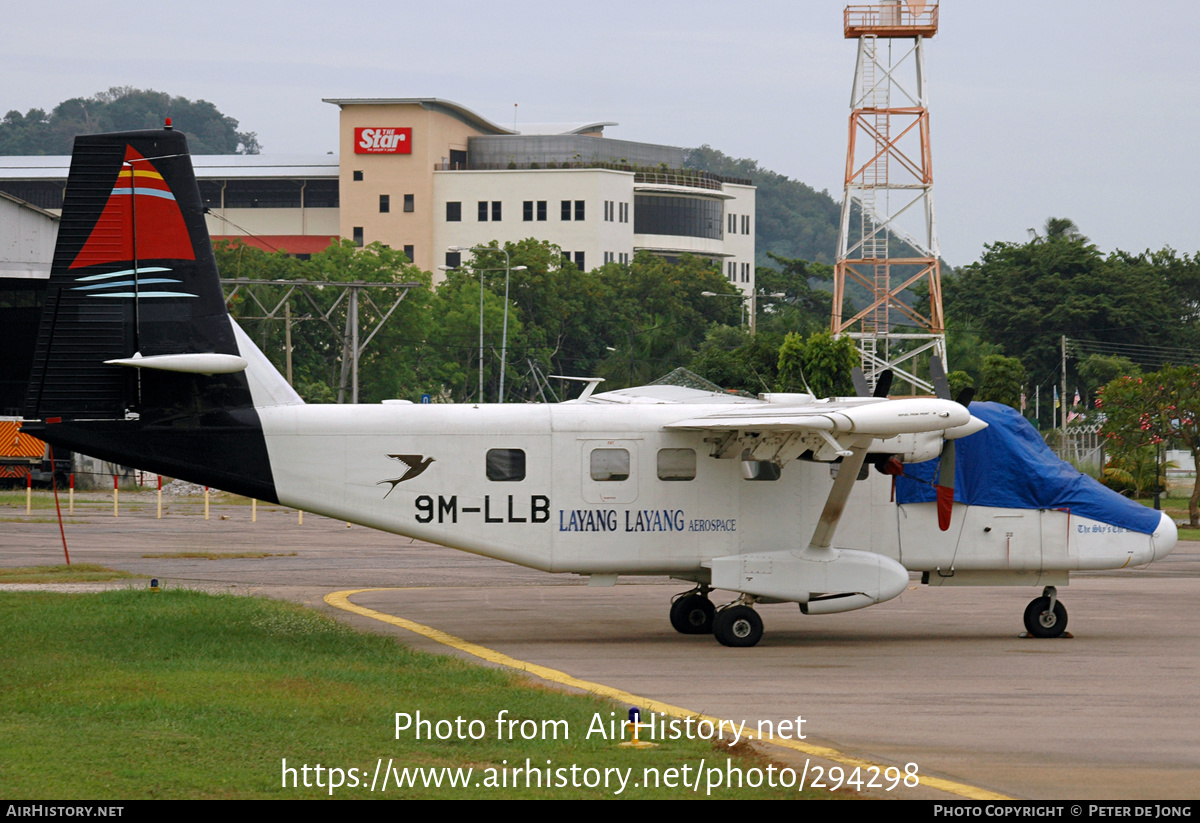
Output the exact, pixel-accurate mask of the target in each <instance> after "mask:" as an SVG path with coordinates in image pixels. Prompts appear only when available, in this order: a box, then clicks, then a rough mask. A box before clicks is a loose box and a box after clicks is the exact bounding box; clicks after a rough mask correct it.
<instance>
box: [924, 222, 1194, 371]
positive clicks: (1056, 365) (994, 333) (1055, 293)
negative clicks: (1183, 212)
mask: <svg viewBox="0 0 1200 823" xmlns="http://www.w3.org/2000/svg"><path fill="white" fill-rule="evenodd" d="M1064 223H1070V221H1065V220H1064V219H1061V218H1054V219H1052V220H1051V221H1049V223H1048V225H1047V227H1046V229H1047V235H1046V236H1045V237H1041V236H1039V237H1036V238H1034V239H1033V240H1030V241H1029V242H1028V243H1025V244H1015V243H995V244H992V245H989V246H987V248H986V251H985V252H984V254H983V257H982V258H981V259H980V260H979V261H978V262H977V263H972V264H971V265H969V266H964V267H963V268H961V269H958V270H956V271H955V272H953V273H952V274H951V275H950V276H947V277H946V278H944V282H943V291H944V298H945V307H946V316H947V317H948V318H950V322H951V325H952V326H953V325H959V326H966V327H968V328H971V329H973V330H975V331H976V332H977V333H978V334H979V335H980V336H981V337H982V339H983V340H984V341H987V342H990V343H995V344H997V345H999V346H1000V347H1001V353H1003V354H1006V355H1009V356H1013V357H1019V358H1020V359H1021V362H1022V363H1023V364H1024V365H1025V368H1026V370H1027V372H1028V373H1029V375H1030V377H1031V379H1032V380H1033V382H1034V384H1035V385H1042V386H1045V385H1047V384H1055V383H1057V382H1058V379H1059V378H1058V376H1059V374H1060V371H1061V357H1062V353H1061V338H1062V336H1063V335H1066V336H1067V337H1070V338H1072V339H1076V340H1083V341H1095V342H1101V343H1106V344H1112V345H1114V346H1120V345H1129V346H1131V347H1134V346H1147V347H1172V348H1183V349H1194V348H1196V347H1197V346H1196V343H1197V342H1198V341H1200V325H1198V318H1197V314H1196V311H1195V305H1196V303H1195V302H1193V301H1194V300H1195V299H1196V298H1200V260H1197V259H1196V258H1189V257H1186V256H1183V257H1181V256H1178V255H1176V254H1175V252H1173V251H1171V250H1170V249H1164V250H1163V251H1161V252H1157V253H1154V254H1150V253H1145V254H1139V255H1131V254H1127V253H1125V252H1120V251H1117V252H1113V253H1112V254H1110V255H1108V256H1107V257H1105V256H1104V255H1102V254H1101V253H1100V252H1099V250H1097V249H1096V247H1095V246H1094V245H1091V244H1089V243H1088V242H1087V239H1086V238H1084V237H1082V236H1081V235H1079V234H1078V229H1077V228H1075V229H1071V228H1069V227H1064V225H1063V224H1064ZM1072 225H1073V224H1072ZM954 362H955V365H956V366H957V367H960V368H961V367H962V364H961V363H960V362H959V361H957V360H956V361H954ZM1068 369H1069V371H1074V369H1075V367H1074V364H1073V363H1068ZM1076 377H1077V375H1074V374H1070V375H1069V378H1068V379H1069V380H1072V382H1073V380H1074V379H1075V378H1076Z"/></svg>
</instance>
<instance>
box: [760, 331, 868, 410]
mask: <svg viewBox="0 0 1200 823" xmlns="http://www.w3.org/2000/svg"><path fill="white" fill-rule="evenodd" d="M858 364H859V355H858V349H857V348H855V345H854V341H853V340H851V339H850V338H849V337H841V338H838V339H837V340H835V339H834V338H833V335H832V334H830V333H829V332H827V331H822V332H816V333H814V334H811V335H809V336H808V338H807V339H805V338H802V337H801V336H800V335H799V334H796V333H795V332H793V333H791V334H789V335H788V336H787V337H786V338H785V339H784V341H783V345H782V346H780V348H779V377H778V381H777V384H776V385H777V387H778V390H779V391H781V392H806V391H810V390H811V391H812V393H813V394H814V395H815V396H817V397H852V396H853V395H854V381H853V380H852V379H851V377H850V372H851V371H852V370H853V369H854V367H855V366H857V365H858Z"/></svg>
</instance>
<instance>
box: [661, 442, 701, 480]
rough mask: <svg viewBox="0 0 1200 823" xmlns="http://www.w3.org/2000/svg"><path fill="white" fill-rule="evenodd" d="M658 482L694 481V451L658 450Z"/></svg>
mask: <svg viewBox="0 0 1200 823" xmlns="http://www.w3.org/2000/svg"><path fill="white" fill-rule="evenodd" d="M658 479H659V480H695V479H696V452H695V450H694V449H659V450H658Z"/></svg>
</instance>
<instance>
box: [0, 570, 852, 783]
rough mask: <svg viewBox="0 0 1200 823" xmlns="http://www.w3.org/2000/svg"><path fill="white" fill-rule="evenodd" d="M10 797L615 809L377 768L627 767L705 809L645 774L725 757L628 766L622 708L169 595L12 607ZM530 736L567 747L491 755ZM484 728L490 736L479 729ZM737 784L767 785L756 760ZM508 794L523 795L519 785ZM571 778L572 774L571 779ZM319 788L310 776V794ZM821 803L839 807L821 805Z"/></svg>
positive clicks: (698, 749)
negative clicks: (427, 723) (378, 777)
mask: <svg viewBox="0 0 1200 823" xmlns="http://www.w3.org/2000/svg"><path fill="white" fill-rule="evenodd" d="M0 625H2V626H4V631H3V632H0V660H3V661H5V662H4V666H3V668H2V669H0V672H2V674H0V686H2V687H0V795H3V796H5V797H9V798H22V799H37V798H42V799H48V798H56V799H60V800H61V799H64V798H77V799H97V800H104V799H139V798H304V797H326V796H328V789H327V788H318V787H316V786H313V787H310V788H304V787H303V785H302V783H301V786H300V788H290V786H289V787H288V788H284V787H283V786H282V785H281V783H282V782H283V776H284V773H283V764H282V760H283V759H284V758H286V759H287V763H288V766H289V767H296V768H297V775H298V777H299V779H300V781H302V780H303V775H302V773H301V772H299V767H301V766H303V765H305V764H307V765H309V766H310V767H315V766H316V765H317V764H321V765H322V766H323V767H324V768H325V769H328V768H330V767H337V768H341V769H345V770H349V769H351V768H354V769H358V770H360V774H361V777H360V779H361V780H362V781H363V783H364V784H366V785H365V786H360V787H358V788H349V787H345V788H341V789H338V790H336V791H335V796H337V797H380V798H387V797H392V798H396V797H420V798H466V797H480V798H540V799H548V798H606V797H612V796H613V791H612V790H611V789H605V788H603V786H601V787H598V788H593V789H587V788H542V789H538V788H528V789H527V788H525V786H524V783H523V782H521V783H520V786H519V787H517V788H512V787H511V786H510V788H475V787H474V786H471V787H470V788H465V789H464V788H449V787H447V786H443V787H442V788H433V787H431V788H424V787H421V788H410V789H406V790H404V791H399V790H396V789H395V788H394V786H392V785H390V784H389V787H388V791H387V792H386V793H382V794H381V793H379V792H376V793H375V794H372V793H371V792H370V791H368V790H367V787H369V782H370V779H371V775H372V774H373V773H374V771H375V768H376V763H377V760H378V759H380V758H382V761H383V763H384V764H387V763H388V762H389V760H390V761H391V763H392V766H393V767H394V768H403V767H405V766H408V767H425V768H429V767H439V766H447V767H470V768H472V769H473V770H474V771H473V776H472V778H471V780H472V783H474V782H477V781H482V780H483V779H484V778H485V777H486V774H485V772H484V770H486V769H489V768H490V769H497V768H504V767H507V768H509V769H511V768H512V766H514V765H518V764H520V765H523V764H524V763H525V761H526V758H529V759H530V760H531V761H532V763H533V764H534V766H535V767H541V768H543V769H544V768H545V766H546V761H547V760H549V761H551V764H550V765H551V767H552V768H566V769H569V768H570V767H571V766H573V765H577V766H579V767H580V768H586V767H594V768H599V769H604V768H606V767H607V768H613V767H616V768H622V769H625V768H629V769H632V770H633V772H632V774H633V775H634V777H633V779H631V780H630V786H629V788H627V789H626V791H625V792H624V793H623V794H622V795H621V797H659V798H680V799H682V798H688V797H704V796H705V792H704V790H703V788H702V789H701V791H700V792H699V793H693V792H692V791H691V790H689V789H684V788H676V789H666V788H662V789H657V790H654V789H634V788H633V787H632V783H633V782H634V780H637V779H640V778H641V776H642V774H643V772H642V770H643V768H644V767H647V766H654V767H658V768H659V769H660V770H665V769H667V768H671V767H681V766H683V765H685V764H689V765H690V766H691V767H692V769H693V770H694V769H695V767H696V765H697V764H699V763H700V761H701V760H702V759H704V760H705V761H706V768H708V767H711V766H714V765H717V764H719V765H721V766H724V764H725V758H726V757H727V756H728V751H729V750H728V749H727V748H726V747H725V746H723V745H722V746H719V747H716V748H714V747H713V746H712V745H711V744H708V743H705V742H703V741H688V740H679V741H668V742H666V743H664V744H663V745H661V746H659V747H658V748H655V749H650V750H641V751H633V750H629V749H621V748H618V747H617V746H616V745H615V744H614V743H613V742H611V741H605V740H601V739H598V737H593V738H592V739H591V740H586V739H584V734H585V733H586V731H587V729H588V727H589V725H590V723H591V722H592V720H593V717H594V716H595V715H596V713H599V714H600V716H601V717H602V718H603V719H605V720H607V719H608V718H609V716H610V715H609V713H610V712H615V713H616V715H617V716H618V717H622V716H623V715H624V712H625V707H623V706H618V705H614V704H611V703H608V702H606V701H602V700H598V699H594V698H590V697H586V696H575V695H567V694H563V693H560V692H557V691H552V690H549V689H545V688H539V687H536V686H532V685H530V684H529V683H528V682H527V681H525V680H523V679H522V678H521V677H520V676H518V675H516V674H514V673H511V672H508V671H506V670H497V669H488V668H482V667H479V666H475V665H471V664H468V663H465V662H463V661H460V660H458V659H456V658H449V657H438V656H434V655H427V654H422V653H418V652H415V651H412V650H410V649H407V648H405V647H404V646H402V645H400V644H399V643H398V642H396V641H395V640H393V639H391V638H388V637H382V636H377V635H372V634H363V633H359V632H356V631H354V630H352V629H350V628H348V627H346V626H344V625H342V624H340V623H337V622H335V621H333V620H331V619H329V618H326V617H324V616H322V615H320V614H318V613H316V612H313V611H310V610H307V609H304V608H302V607H300V606H296V605H293V604H288V603H280V602H276V601H268V600H262V599H257V598H249V597H236V596H232V595H224V596H212V595H205V594H201V593H197V592H191V591H184V590H172V591H164V592H160V593H152V592H149V591H147V590H144V589H141V590H120V591H111V592H105V593H101V594H90V595H56V594H42V593H37V594H0ZM504 709H506V710H508V712H509V715H508V716H509V717H512V718H515V719H518V720H525V719H528V720H535V721H538V722H540V721H542V720H560V719H561V720H566V721H567V728H568V729H569V731H570V739H567V740H558V741H554V740H540V739H539V740H533V741H528V742H527V741H522V740H517V741H510V740H503V741H501V740H497V739H496V724H495V718H496V717H497V714H498V713H499V712H500V711H501V710H504ZM418 711H419V712H420V713H421V717H422V718H425V719H430V720H434V721H437V720H449V721H454V720H455V719H456V718H458V717H462V718H463V719H464V721H469V720H473V719H478V720H481V721H483V722H484V728H485V730H486V734H485V736H484V739H481V740H470V739H467V740H460V739H457V737H454V738H451V739H449V740H436V739H435V740H420V741H417V740H416V739H415V738H414V736H413V734H412V733H411V732H407V731H406V732H401V733H400V735H399V738H398V739H397V733H396V722H395V715H396V713H397V712H404V713H409V714H415V713H416V712H418ZM476 729H478V727H476ZM734 763H735V765H736V766H739V767H741V768H742V769H749V768H752V767H758V768H765V767H766V766H767V763H766V761H764V760H762V759H761V758H760V757H759V756H757V755H754V754H753V753H751V754H750V756H749V757H746V756H738V755H735V756H734ZM508 774H509V781H508V782H509V783H510V784H511V783H512V777H511V772H509V773H508ZM565 774H566V775H568V776H569V774H570V772H569V771H568V772H566V773H565ZM314 779H315V772H310V782H312V781H313V780H314ZM714 796H716V797H723V798H724V797H742V798H751V797H754V798H758V797H763V798H765V797H786V798H794V797H797V796H798V793H797V792H796V791H795V790H787V789H773V790H772V789H766V788H763V789H757V790H756V789H749V788H746V789H742V790H732V791H731V790H726V789H720V790H717V791H715V792H714ZM814 796H821V797H828V796H829V795H828V793H825V792H820V793H818V794H817V795H814Z"/></svg>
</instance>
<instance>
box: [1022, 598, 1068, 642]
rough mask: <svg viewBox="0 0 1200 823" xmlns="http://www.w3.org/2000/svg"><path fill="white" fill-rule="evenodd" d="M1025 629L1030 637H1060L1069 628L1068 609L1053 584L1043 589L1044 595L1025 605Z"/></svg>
mask: <svg viewBox="0 0 1200 823" xmlns="http://www.w3.org/2000/svg"><path fill="white" fill-rule="evenodd" d="M1025 629H1026V630H1027V631H1028V632H1029V635H1030V637H1059V636H1061V635H1062V633H1063V632H1065V631H1066V630H1067V610H1066V608H1064V607H1063V604H1062V603H1060V602H1058V591H1057V590H1056V589H1055V588H1054V587H1053V586H1047V587H1046V588H1044V589H1042V596H1041V597H1035V598H1034V599H1033V600H1031V601H1029V605H1028V606H1026V607H1025Z"/></svg>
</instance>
